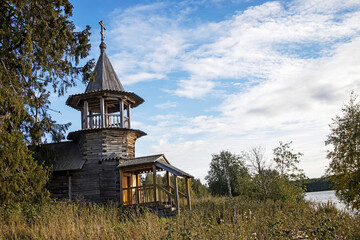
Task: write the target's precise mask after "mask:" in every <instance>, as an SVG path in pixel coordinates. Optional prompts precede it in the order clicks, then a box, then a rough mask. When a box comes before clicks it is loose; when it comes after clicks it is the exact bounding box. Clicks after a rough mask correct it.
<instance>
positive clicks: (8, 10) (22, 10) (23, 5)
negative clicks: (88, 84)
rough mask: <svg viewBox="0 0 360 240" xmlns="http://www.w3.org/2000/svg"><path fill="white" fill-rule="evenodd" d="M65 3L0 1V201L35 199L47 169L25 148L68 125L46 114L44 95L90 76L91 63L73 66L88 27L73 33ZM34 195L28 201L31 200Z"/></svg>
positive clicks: (58, 135) (56, 136) (82, 52)
mask: <svg viewBox="0 0 360 240" xmlns="http://www.w3.org/2000/svg"><path fill="white" fill-rule="evenodd" d="M72 8H73V7H72V5H71V4H70V3H69V1H67V0H62V1H57V0H24V1H15V0H4V1H1V3H0V159H1V160H0V161H1V165H0V172H1V173H0V174H1V177H0V181H1V182H0V186H1V188H0V189H1V190H0V194H1V196H0V199H1V201H2V202H8V201H10V200H11V199H14V200H27V201H28V200H30V199H36V198H35V196H39V195H47V194H46V191H45V190H43V189H44V186H45V184H46V181H47V179H48V171H47V170H46V169H45V168H44V167H43V166H39V165H37V163H36V162H34V160H33V158H32V156H31V152H30V151H29V150H28V149H27V146H26V144H33V145H37V144H39V143H40V142H41V138H42V137H43V136H45V134H50V135H51V136H52V138H53V140H55V141H59V140H61V139H62V138H64V133H65V131H66V129H67V128H68V127H69V124H63V125H61V124H56V122H55V121H54V120H52V119H51V116H50V115H49V113H48V111H49V104H50V102H49V96H50V92H51V91H53V92H54V93H57V94H59V95H63V94H64V93H65V92H66V89H67V88H68V87H71V86H74V85H75V83H76V79H77V78H78V77H79V76H82V80H84V81H85V80H88V79H90V78H91V77H92V75H91V73H90V70H91V69H92V67H93V65H94V61H93V60H91V61H89V62H87V63H86V64H85V65H84V66H83V67H79V61H80V59H82V58H85V57H86V56H88V52H89V50H90V44H89V36H90V32H89V30H90V27H88V26H87V27H86V29H85V30H83V31H81V32H75V25H74V24H73V23H72V22H71V21H69V18H70V17H71V16H72ZM32 197H34V198H32Z"/></svg>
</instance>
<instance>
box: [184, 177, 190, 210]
mask: <svg viewBox="0 0 360 240" xmlns="http://www.w3.org/2000/svg"><path fill="white" fill-rule="evenodd" d="M185 185H186V197H187V205H188V208H189V210H191V201H190V179H189V178H188V177H185Z"/></svg>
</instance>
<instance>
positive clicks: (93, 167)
mask: <svg viewBox="0 0 360 240" xmlns="http://www.w3.org/2000/svg"><path fill="white" fill-rule="evenodd" d="M136 139H137V137H136V134H135V132H133V131H131V130H129V131H117V130H116V129H114V130H112V129H99V130H98V131H91V132H83V133H82V134H80V135H79V137H78V139H77V141H78V143H79V146H80V149H81V152H82V154H83V157H84V159H85V160H86V162H85V164H84V166H83V168H82V169H81V170H76V171H70V172H66V171H63V172H54V173H53V176H52V178H51V181H50V184H49V190H50V192H51V193H52V196H54V197H58V198H68V197H69V178H68V174H70V175H71V196H72V199H75V198H76V197H81V198H84V199H86V200H89V201H93V202H102V201H107V200H112V201H119V199H120V185H119V184H120V183H119V182H120V181H119V177H120V176H119V171H118V169H117V168H116V167H117V165H118V164H119V162H118V160H107V159H106V158H107V157H109V156H110V155H111V154H113V153H115V154H116V155H118V156H121V157H125V158H134V157H135V141H136ZM104 159H105V160H104Z"/></svg>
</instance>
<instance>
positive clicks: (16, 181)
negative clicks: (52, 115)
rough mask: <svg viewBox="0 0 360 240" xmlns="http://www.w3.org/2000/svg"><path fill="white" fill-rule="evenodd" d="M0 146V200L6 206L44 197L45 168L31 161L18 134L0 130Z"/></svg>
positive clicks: (46, 177)
mask: <svg viewBox="0 0 360 240" xmlns="http://www.w3.org/2000/svg"><path fill="white" fill-rule="evenodd" d="M0 132H1V131H0ZM0 146H1V147H0V159H1V162H0V172H1V174H0V202H1V203H2V204H3V205H8V204H13V203H14V202H19V203H26V204H28V203H30V202H39V201H43V200H46V199H47V198H48V197H49V193H48V191H47V190H46V189H45V185H46V183H47V181H48V175H49V173H48V170H47V168H46V167H44V166H42V165H38V164H37V163H36V162H35V161H34V159H33V158H32V156H31V152H30V151H29V150H28V148H27V146H26V145H25V143H24V142H23V138H22V135H21V133H20V132H16V131H13V132H11V133H8V134H7V135H4V134H2V133H0Z"/></svg>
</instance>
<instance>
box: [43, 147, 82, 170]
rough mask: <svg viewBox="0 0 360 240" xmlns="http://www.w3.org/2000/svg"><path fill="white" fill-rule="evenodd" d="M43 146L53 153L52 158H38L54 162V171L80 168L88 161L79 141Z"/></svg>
mask: <svg viewBox="0 0 360 240" xmlns="http://www.w3.org/2000/svg"><path fill="white" fill-rule="evenodd" d="M43 147H45V150H46V151H48V152H49V153H51V154H50V155H51V159H38V160H40V161H41V160H43V161H49V160H50V162H51V164H52V170H53V171H54V172H57V171H70V170H79V169H82V167H83V166H84V164H85V162H86V160H85V159H84V158H83V156H82V153H81V151H80V148H79V144H78V143H77V142H60V143H52V144H44V145H43ZM40 158H41V157H40Z"/></svg>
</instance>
